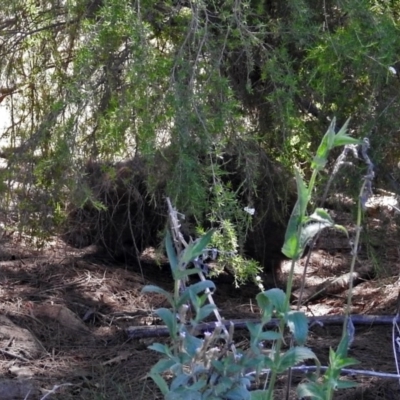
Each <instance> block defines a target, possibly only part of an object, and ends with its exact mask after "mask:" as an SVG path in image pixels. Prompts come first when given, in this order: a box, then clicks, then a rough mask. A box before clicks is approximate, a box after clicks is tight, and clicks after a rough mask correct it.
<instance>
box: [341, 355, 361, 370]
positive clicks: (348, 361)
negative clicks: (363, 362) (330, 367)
mask: <svg viewBox="0 0 400 400" xmlns="http://www.w3.org/2000/svg"><path fill="white" fill-rule="evenodd" d="M356 364H360V362H359V361H358V360H356V359H355V358H352V357H346V358H341V359H339V360H338V361H337V364H336V365H337V367H338V368H346V367H349V366H350V365H356Z"/></svg>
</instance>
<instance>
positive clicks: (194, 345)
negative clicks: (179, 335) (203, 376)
mask: <svg viewBox="0 0 400 400" xmlns="http://www.w3.org/2000/svg"><path fill="white" fill-rule="evenodd" d="M203 342H204V341H203V339H199V338H197V337H195V336H193V335H191V334H189V333H188V332H187V331H185V339H184V346H185V350H186V352H187V353H188V354H189V356H190V357H192V358H193V357H194V356H195V355H196V354H197V350H198V349H201V347H202V346H203Z"/></svg>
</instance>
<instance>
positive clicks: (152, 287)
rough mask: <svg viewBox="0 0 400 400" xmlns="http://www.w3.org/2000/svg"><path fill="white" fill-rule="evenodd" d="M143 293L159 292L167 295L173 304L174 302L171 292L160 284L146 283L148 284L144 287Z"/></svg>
mask: <svg viewBox="0 0 400 400" xmlns="http://www.w3.org/2000/svg"><path fill="white" fill-rule="evenodd" d="M142 293H158V294H162V295H163V296H165V297H166V298H167V300H168V302H169V303H170V304H171V305H173V303H174V300H173V298H172V296H171V294H170V293H168V292H167V291H166V290H164V289H162V288H160V287H158V286H155V285H146V286H144V287H143V289H142Z"/></svg>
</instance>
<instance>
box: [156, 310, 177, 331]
mask: <svg viewBox="0 0 400 400" xmlns="http://www.w3.org/2000/svg"><path fill="white" fill-rule="evenodd" d="M155 313H156V314H157V315H158V316H159V317H160V318H161V319H162V320H163V322H164V324H165V325H167V328H168V331H169V334H170V335H171V337H175V335H176V317H175V315H174V314H173V313H172V312H171V310H168V309H167V308H159V309H157V310H156V311H155Z"/></svg>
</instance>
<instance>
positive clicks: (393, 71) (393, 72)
mask: <svg viewBox="0 0 400 400" xmlns="http://www.w3.org/2000/svg"><path fill="white" fill-rule="evenodd" d="M389 71H390V72H391V73H392V74H393V75H397V71H396V68H394V67H389Z"/></svg>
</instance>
